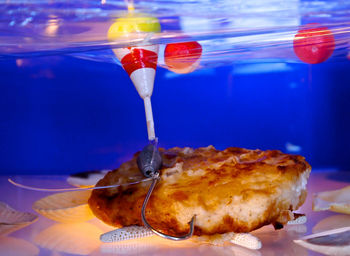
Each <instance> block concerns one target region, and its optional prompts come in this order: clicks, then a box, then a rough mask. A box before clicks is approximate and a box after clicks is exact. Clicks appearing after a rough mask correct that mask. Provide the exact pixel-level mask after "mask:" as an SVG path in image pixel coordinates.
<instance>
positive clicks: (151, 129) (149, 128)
mask: <svg viewBox="0 0 350 256" xmlns="http://www.w3.org/2000/svg"><path fill="white" fill-rule="evenodd" d="M143 102H144V104H145V113H146V122H147V133H148V140H149V141H152V140H154V139H155V138H156V135H155V132H154V121H153V113H152V104H151V97H145V98H144V99H143Z"/></svg>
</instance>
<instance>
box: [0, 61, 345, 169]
mask: <svg viewBox="0 0 350 256" xmlns="http://www.w3.org/2000/svg"><path fill="white" fill-rule="evenodd" d="M19 64H20V65H19ZM349 68H350V62H349V61H347V60H344V61H337V62H326V63H323V64H318V65H312V66H311V65H307V64H297V63H285V62H275V63H246V64H232V65H226V66H221V67H218V68H212V69H210V68H208V69H200V70H198V71H195V72H194V73H191V74H187V75H176V74H175V73H172V72H170V71H168V70H166V69H163V68H158V70H157V75H156V81H155V88H154V93H153V97H152V102H153V111H154V118H155V128H156V134H157V136H158V137H159V140H160V146H163V147H166V148H168V147H173V146H191V147H199V146H207V145H210V144H211V145H214V146H215V147H217V148H219V149H223V148H226V147H230V146H238V147H246V148H253V149H254V148H261V149H280V150H282V151H284V152H288V153H297V154H301V155H303V156H305V157H306V159H307V160H308V161H309V162H310V163H311V165H312V166H313V167H314V168H330V167H331V168H339V169H341V170H349V169H350V168H349V167H350V158H349V154H350V135H349V132H348V131H349V130H350V103H349V100H348V99H349V98H350V87H349V84H350V73H349ZM0 75H1V77H2V80H1V83H0V88H1V93H0V112H1V113H0V141H1V147H0V169H1V172H2V173H25V174H34V173H35V174H40V173H55V174H64V173H72V172H77V171H84V170H93V169H108V168H115V167H117V166H118V165H119V164H120V163H121V162H122V161H124V160H126V159H128V158H130V157H131V156H132V154H133V153H134V152H136V151H137V150H140V149H141V148H142V147H143V146H144V145H145V143H147V131H146V124H145V117H144V109H143V103H142V101H141V99H140V98H139V96H138V94H137V92H136V90H135V88H134V87H133V85H132V83H131V81H130V79H129V77H128V76H127V74H126V73H125V72H124V70H123V69H122V68H121V67H120V66H118V65H115V64H109V63H99V62H92V61H86V60H81V59H76V58H73V57H64V56H54V57H45V58H33V59H26V60H24V61H23V62H22V63H19V62H17V64H16V61H1V62H0Z"/></svg>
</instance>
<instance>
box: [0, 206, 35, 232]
mask: <svg viewBox="0 0 350 256" xmlns="http://www.w3.org/2000/svg"><path fill="white" fill-rule="evenodd" d="M37 219H38V216H37V215H35V214H32V213H29V212H20V211H16V210H15V209H12V208H11V207H10V206H9V205H7V204H5V203H4V202H0V235H7V234H10V233H12V232H14V231H16V230H18V229H21V228H24V227H25V226H28V225H29V224H32V223H33V222H34V221H36V220H37Z"/></svg>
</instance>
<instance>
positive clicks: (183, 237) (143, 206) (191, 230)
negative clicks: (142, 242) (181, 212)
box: [141, 173, 196, 241]
mask: <svg viewBox="0 0 350 256" xmlns="http://www.w3.org/2000/svg"><path fill="white" fill-rule="evenodd" d="M159 179H160V178H159V173H157V174H155V175H154V176H153V181H152V184H151V186H150V188H149V190H148V192H147V195H146V198H145V200H144V201H143V205H142V210H141V218H142V222H143V224H144V225H145V226H146V227H148V228H149V229H151V230H152V232H153V233H155V234H156V235H158V236H161V237H163V238H166V239H170V240H175V241H180V240H185V239H188V238H190V237H192V235H193V231H194V221H195V217H196V215H194V216H193V217H192V219H191V221H190V222H189V224H190V231H189V232H188V234H186V235H184V236H170V235H167V234H164V233H162V232H160V231H158V230H155V229H154V228H153V227H152V226H151V225H150V224H149V223H148V221H147V220H146V216H145V211H146V206H147V203H148V200H149V198H150V197H151V194H152V192H153V189H154V187H155V186H156V184H157V181H158V180H159Z"/></svg>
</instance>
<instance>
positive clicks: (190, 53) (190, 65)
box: [164, 41, 202, 74]
mask: <svg viewBox="0 0 350 256" xmlns="http://www.w3.org/2000/svg"><path fill="white" fill-rule="evenodd" d="M201 56H202V46H201V45H200V44H199V43H198V42H196V41H192V42H184V43H173V44H167V45H166V47H165V50H164V61H165V64H166V65H167V67H168V69H169V70H171V71H173V72H175V73H179V74H186V73H190V72H192V71H194V70H195V69H196V68H197V67H198V66H199V62H200V57H201Z"/></svg>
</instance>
